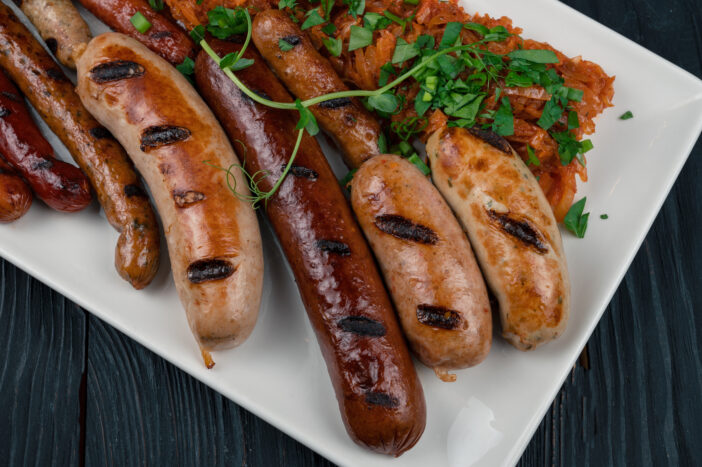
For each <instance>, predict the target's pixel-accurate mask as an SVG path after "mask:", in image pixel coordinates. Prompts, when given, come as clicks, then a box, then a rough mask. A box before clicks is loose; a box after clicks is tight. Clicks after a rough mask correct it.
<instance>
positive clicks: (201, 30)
mask: <svg viewBox="0 0 702 467" xmlns="http://www.w3.org/2000/svg"><path fill="white" fill-rule="evenodd" d="M190 37H191V38H192V39H193V41H194V42H195V43H196V44H199V43H200V41H201V40H203V39H205V26H203V25H202V24H198V25H197V26H195V27H194V28H193V29H192V30H191V31H190Z"/></svg>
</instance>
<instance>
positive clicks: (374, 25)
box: [363, 12, 392, 31]
mask: <svg viewBox="0 0 702 467" xmlns="http://www.w3.org/2000/svg"><path fill="white" fill-rule="evenodd" d="M390 23H392V21H390V19H389V18H387V17H385V16H383V15H381V14H380V13H372V12H369V13H366V14H365V15H363V25H364V26H365V27H367V28H368V29H370V30H372V31H378V30H380V29H385V28H387V27H388V26H390Z"/></svg>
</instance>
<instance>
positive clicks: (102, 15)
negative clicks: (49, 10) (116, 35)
mask: <svg viewBox="0 0 702 467" xmlns="http://www.w3.org/2000/svg"><path fill="white" fill-rule="evenodd" d="M78 1H79V2H80V4H81V5H83V6H84V7H85V8H86V9H87V10H88V11H90V12H91V13H92V14H94V15H95V16H96V17H97V18H98V19H99V20H100V21H102V22H103V23H105V24H107V25H108V26H109V27H110V28H112V29H113V30H115V31H117V32H121V33H122V34H126V35H128V36H130V37H133V38H134V39H136V40H138V41H139V42H141V43H142V44H144V45H145V46H147V47H148V48H149V49H151V50H152V51H154V52H156V53H157V54H159V55H160V56H161V57H163V58H165V59H166V60H168V61H169V62H171V63H172V64H173V65H178V64H181V63H183V61H184V60H185V58H186V57H190V58H195V44H194V43H193V41H192V39H190V36H188V34H187V33H186V32H185V31H183V30H182V29H181V28H179V27H178V26H177V25H176V24H175V23H174V22H173V21H171V20H170V19H169V18H168V17H166V16H164V15H162V14H161V13H159V12H156V11H154V10H153V9H152V8H151V7H150V6H149V3H148V2H147V1H146V0H78ZM137 12H138V13H141V14H142V15H144V17H145V18H146V19H147V20H148V21H149V23H151V27H150V28H149V29H148V31H146V32H145V33H143V34H142V33H140V32H139V31H137V30H136V28H135V27H134V25H133V24H132V23H131V21H130V19H131V18H132V16H134V15H135V14H136V13H137Z"/></svg>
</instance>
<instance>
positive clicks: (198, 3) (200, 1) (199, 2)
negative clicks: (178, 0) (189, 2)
mask: <svg viewBox="0 0 702 467" xmlns="http://www.w3.org/2000/svg"><path fill="white" fill-rule="evenodd" d="M204 1H205V0H197V1H196V2H195V3H196V4H197V5H202V2H204Z"/></svg>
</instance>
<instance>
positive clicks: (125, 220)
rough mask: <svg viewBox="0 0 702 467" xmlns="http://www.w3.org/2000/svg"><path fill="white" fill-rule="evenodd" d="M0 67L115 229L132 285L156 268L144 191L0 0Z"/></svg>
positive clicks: (155, 234)
mask: <svg viewBox="0 0 702 467" xmlns="http://www.w3.org/2000/svg"><path fill="white" fill-rule="evenodd" d="M0 67H3V68H4V69H5V71H6V72H7V74H8V76H9V77H10V78H11V79H12V80H13V81H14V82H15V84H16V85H17V87H18V88H19V89H20V90H21V91H22V93H24V94H25V95H26V96H27V98H28V99H29V101H30V102H31V104H32V105H33V106H34V108H35V109H36V110H37V112H39V115H40V116H41V117H42V119H44V121H45V122H46V123H47V124H48V125H49V128H51V130H52V131H53V132H54V133H56V136H58V137H59V139H60V140H61V141H62V142H63V143H64V144H65V145H66V147H67V148H68V150H69V152H70V153H71V155H72V156H73V159H75V161H76V162H77V163H78V166H79V167H80V168H81V169H82V170H83V172H84V173H85V174H86V175H87V177H88V179H89V180H90V182H91V184H92V185H93V188H94V189H95V191H96V192H97V196H98V200H99V201H100V204H101V205H102V207H103V209H104V210H105V215H106V216H107V220H108V221H109V222H110V224H112V226H113V227H114V228H115V229H117V231H119V232H120V236H119V240H118V242H117V248H116V251H115V263H116V267H117V271H118V272H119V274H120V276H122V277H123V278H124V279H125V280H126V281H128V282H129V283H130V284H132V286H134V287H135V288H137V289H141V288H144V287H146V286H147V285H148V284H149V283H150V282H151V280H152V279H153V277H154V276H155V275H156V271H157V270H158V262H159V242H160V238H159V231H158V223H157V221H156V216H155V214H154V211H153V209H152V208H151V204H150V202H149V199H148V196H147V195H146V192H145V191H144V189H143V188H142V184H141V182H140V180H139V178H138V176H137V174H136V172H135V171H134V166H133V165H132V163H131V162H130V161H129V159H128V157H127V155H126V154H125V153H124V150H123V149H122V147H121V146H120V145H119V144H118V143H117V142H116V141H115V140H114V138H112V136H111V135H110V132H109V131H107V130H105V128H104V127H103V126H101V125H100V124H99V123H98V122H97V121H96V120H95V119H94V118H93V117H92V116H91V115H90V113H89V112H88V111H87V110H86V109H85V107H83V104H81V102H80V98H79V97H78V95H77V94H76V93H75V90H74V88H73V83H71V81H70V80H69V79H68V78H67V77H66V75H64V74H63V72H62V71H61V69H60V68H59V67H58V66H57V65H56V63H55V62H54V61H53V60H52V59H51V57H50V56H49V54H48V53H47V52H46V51H45V50H44V49H43V48H42V46H41V45H40V44H39V42H37V41H36V40H35V39H34V37H33V36H32V35H31V34H30V32H29V31H28V30H27V28H25V27H24V25H23V24H22V23H21V22H20V21H19V20H18V19H17V17H16V16H15V15H14V13H12V11H11V10H10V9H9V8H8V7H7V6H6V5H4V4H3V3H0Z"/></svg>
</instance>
